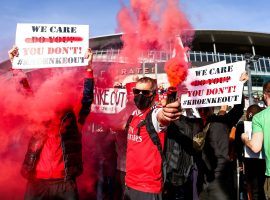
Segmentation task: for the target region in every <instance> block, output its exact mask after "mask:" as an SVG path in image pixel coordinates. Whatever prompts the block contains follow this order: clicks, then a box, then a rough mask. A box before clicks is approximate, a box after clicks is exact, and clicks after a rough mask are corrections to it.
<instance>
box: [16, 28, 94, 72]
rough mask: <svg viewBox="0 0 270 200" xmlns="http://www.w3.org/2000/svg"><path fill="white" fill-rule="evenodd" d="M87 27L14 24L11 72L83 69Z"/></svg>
mask: <svg viewBox="0 0 270 200" xmlns="http://www.w3.org/2000/svg"><path fill="white" fill-rule="evenodd" d="M88 38H89V26H88V25H67V24H17V30H16V46H18V48H19V57H16V58H15V59H14V62H13V68H14V69H31V68H48V67H74V66H85V65H87V60H86V59H84V55H85V53H86V51H87V48H88V42H89V41H88Z"/></svg>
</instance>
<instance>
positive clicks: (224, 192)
mask: <svg viewBox="0 0 270 200" xmlns="http://www.w3.org/2000/svg"><path fill="white" fill-rule="evenodd" d="M230 184H231V186H232V185H233V182H232V181H231V182H229V181H228V180H227V179H226V178H225V177H218V178H215V179H214V180H213V181H211V182H209V183H207V185H205V188H204V190H203V191H202V192H201V194H200V197H199V199H200V200H217V199H218V200H233V199H234V198H233V191H232V190H230V188H232V187H231V186H230Z"/></svg>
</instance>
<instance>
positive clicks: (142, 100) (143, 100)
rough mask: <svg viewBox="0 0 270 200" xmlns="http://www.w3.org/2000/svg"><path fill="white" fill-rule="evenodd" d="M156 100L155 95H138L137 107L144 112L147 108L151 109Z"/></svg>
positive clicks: (135, 97) (136, 97)
mask: <svg viewBox="0 0 270 200" xmlns="http://www.w3.org/2000/svg"><path fill="white" fill-rule="evenodd" d="M153 99H154V95H152V96H149V97H146V96H144V95H143V94H138V95H136V96H134V102H135V105H136V106H137V108H138V109H139V110H144V109H146V108H149V107H150V106H151V103H152V101H153Z"/></svg>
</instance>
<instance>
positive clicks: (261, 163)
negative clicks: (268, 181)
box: [244, 158, 265, 200]
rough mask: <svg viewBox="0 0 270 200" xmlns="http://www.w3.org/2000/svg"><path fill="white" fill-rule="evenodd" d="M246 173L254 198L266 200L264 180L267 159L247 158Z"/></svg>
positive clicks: (249, 188)
mask: <svg viewBox="0 0 270 200" xmlns="http://www.w3.org/2000/svg"><path fill="white" fill-rule="evenodd" d="M244 163H245V173H246V180H247V185H248V190H249V192H250V193H251V199H252V200H264V199H265V194H264V189H263V187H264V181H265V175H264V172H265V160H263V159H256V158H246V159H245V160H244Z"/></svg>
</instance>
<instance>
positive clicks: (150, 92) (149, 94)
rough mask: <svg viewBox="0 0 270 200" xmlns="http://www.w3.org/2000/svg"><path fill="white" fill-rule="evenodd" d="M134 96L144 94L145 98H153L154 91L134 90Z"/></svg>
mask: <svg viewBox="0 0 270 200" xmlns="http://www.w3.org/2000/svg"><path fill="white" fill-rule="evenodd" d="M133 94H134V95H138V94H142V95H144V96H151V95H152V94H154V91H152V90H139V89H136V88H133Z"/></svg>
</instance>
